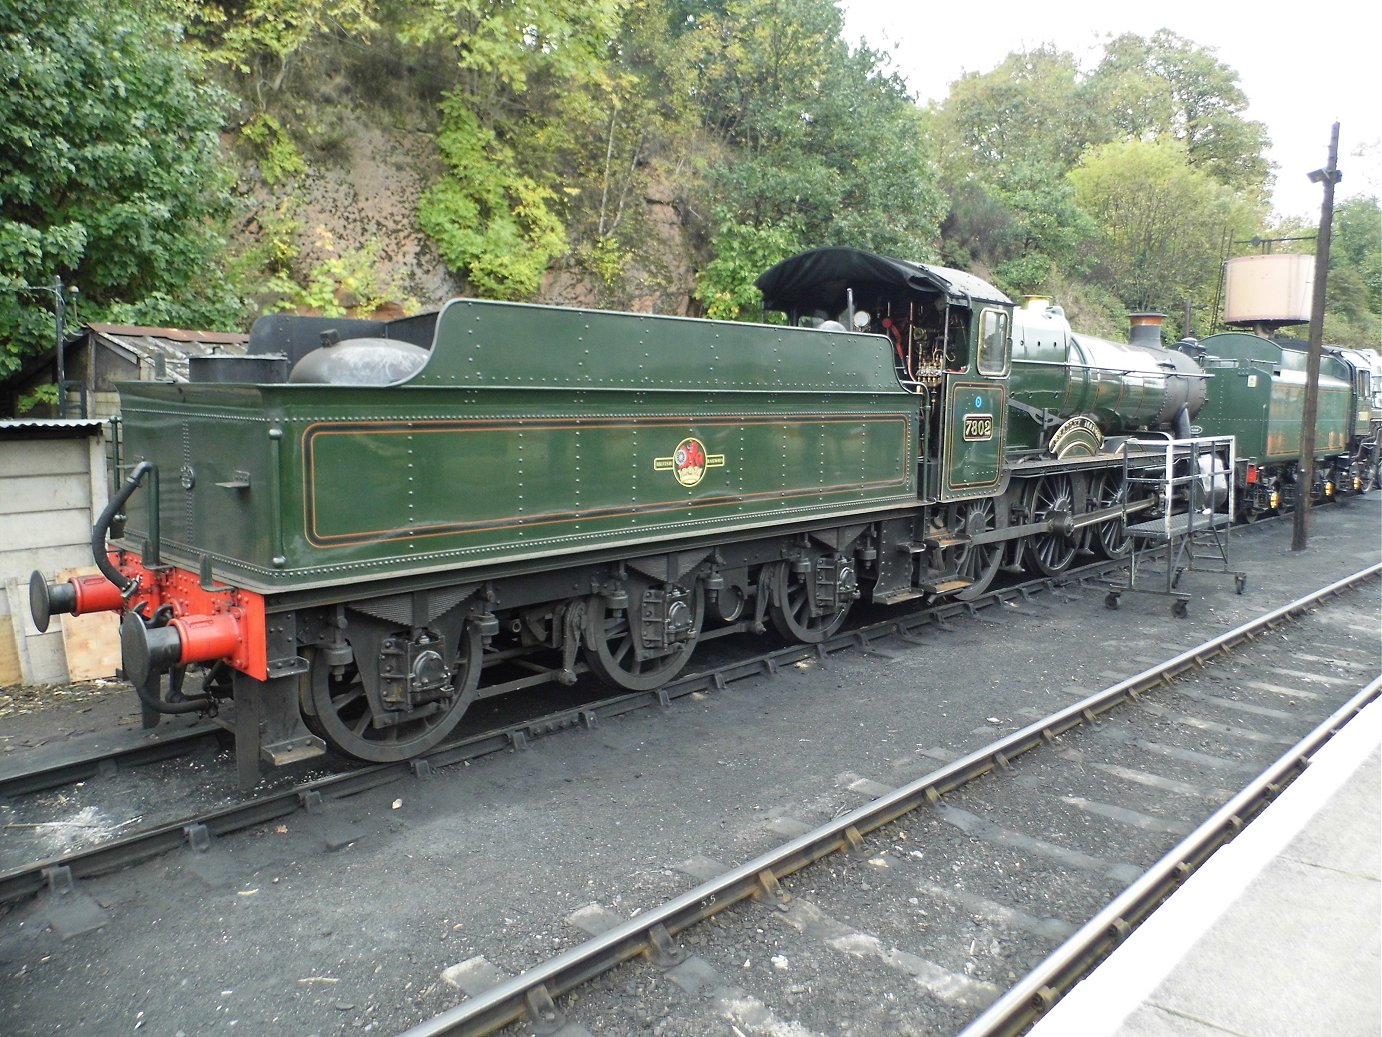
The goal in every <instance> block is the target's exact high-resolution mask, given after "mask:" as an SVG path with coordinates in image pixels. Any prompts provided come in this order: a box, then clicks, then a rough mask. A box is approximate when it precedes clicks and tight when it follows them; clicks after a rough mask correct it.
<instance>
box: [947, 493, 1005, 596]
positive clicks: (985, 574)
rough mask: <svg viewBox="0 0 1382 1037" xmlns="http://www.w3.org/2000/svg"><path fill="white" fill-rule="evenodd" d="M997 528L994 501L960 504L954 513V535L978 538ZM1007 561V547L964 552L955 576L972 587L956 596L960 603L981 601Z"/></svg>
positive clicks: (999, 545)
mask: <svg viewBox="0 0 1382 1037" xmlns="http://www.w3.org/2000/svg"><path fill="white" fill-rule="evenodd" d="M996 525H997V508H996V507H995V506H994V499H993V498H992V497H981V498H979V499H978V500H972V501H967V502H965V503H964V504H957V505H955V506H954V510H953V511H952V512H951V521H950V528H951V531H952V532H954V533H962V534H964V535H965V536H971V537H972V536H975V535H977V534H979V533H986V532H988V531H989V530H991V529H994V528H995V527H996ZM1002 561H1003V544H1002V542H1001V541H995V542H994V543H991V544H970V545H968V546H966V547H965V548H963V549H962V551H961V553H960V555H959V557H958V558H957V559H956V560H955V575H956V576H958V577H959V578H960V579H962V580H968V581H969V586H968V587H966V588H965V589H964V590H962V591H960V592H959V593H958V594H956V595H955V597H956V598H957V599H959V600H960V601H969V600H970V599H972V598H977V597H978V596H979V595H981V594H983V593H984V591H986V590H988V586H989V584H990V583H992V582H993V577H994V575H995V574H996V573H997V572H998V565H999V563H1000V562H1002Z"/></svg>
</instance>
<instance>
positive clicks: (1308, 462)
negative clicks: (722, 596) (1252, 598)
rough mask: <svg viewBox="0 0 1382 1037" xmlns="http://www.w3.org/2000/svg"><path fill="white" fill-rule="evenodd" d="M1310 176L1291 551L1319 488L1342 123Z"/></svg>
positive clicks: (1300, 542)
mask: <svg viewBox="0 0 1382 1037" xmlns="http://www.w3.org/2000/svg"><path fill="white" fill-rule="evenodd" d="M1309 175H1310V181H1311V183H1316V184H1319V183H1323V184H1324V204H1323V205H1322V206H1321V207H1320V230H1319V234H1318V235H1317V236H1316V238H1315V241H1316V244H1315V295H1314V298H1313V299H1312V300H1311V304H1310V353H1309V357H1308V359H1307V361H1306V366H1305V409H1304V413H1303V414H1302V415H1301V423H1300V479H1299V480H1297V482H1296V510H1295V512H1294V514H1293V523H1294V524H1293V526H1292V530H1291V550H1292V551H1304V550H1305V547H1306V539H1307V537H1308V532H1309V525H1310V521H1309V520H1310V514H1309V512H1310V493H1311V491H1312V489H1313V488H1314V485H1315V415H1316V412H1317V411H1318V409H1319V391H1320V354H1321V352H1322V348H1323V343H1324V296H1325V284H1326V280H1327V279H1328V277H1329V241H1330V237H1331V231H1332V230H1333V226H1334V185H1335V184H1337V183H1338V182H1339V181H1340V180H1342V179H1343V174H1342V173H1340V172H1339V124H1338V123H1337V122H1336V123H1335V124H1334V129H1333V131H1332V132H1331V133H1330V135H1329V162H1328V164H1327V165H1326V166H1325V167H1324V168H1323V169H1317V170H1315V171H1314V172H1313V173H1311V174H1309Z"/></svg>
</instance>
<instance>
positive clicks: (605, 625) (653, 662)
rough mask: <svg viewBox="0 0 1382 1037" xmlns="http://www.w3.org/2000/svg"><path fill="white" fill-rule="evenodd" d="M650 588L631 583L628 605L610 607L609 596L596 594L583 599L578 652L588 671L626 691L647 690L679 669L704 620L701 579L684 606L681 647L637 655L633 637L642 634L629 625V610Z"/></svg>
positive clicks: (703, 596)
mask: <svg viewBox="0 0 1382 1037" xmlns="http://www.w3.org/2000/svg"><path fill="white" fill-rule="evenodd" d="M650 589H652V585H651V584H645V585H638V586H630V587H629V588H628V597H629V602H630V605H629V607H627V608H611V607H610V604H609V599H608V598H606V597H604V596H603V595H599V594H597V595H593V596H591V597H589V598H587V599H586V618H585V629H584V638H583V640H584V645H583V646H582V649H581V652H582V655H583V656H584V657H585V661H586V665H588V666H589V667H590V669H591V671H592V672H593V673H594V674H595V675H596V676H597V677H599V678H600V680H602V681H604V682H605V683H606V684H609V685H611V686H612V687H615V688H621V689H624V690H626V691H649V690H651V689H653V688H657V687H661V686H662V685H663V684H666V683H667V682H668V681H669V680H671V679H672V678H673V677H675V676H676V675H677V674H678V673H679V672H680V671H681V668H682V667H683V666H685V665H686V661H687V660H688V659H690V658H691V653H692V652H694V651H695V650H696V642H697V640H698V639H699V638H700V633H701V624H702V623H703V622H704V620H705V594H704V592H703V590H702V588H701V584H700V581H697V582H696V583H695V584H694V585H693V586H692V587H691V588H690V596H689V598H688V600H687V605H688V607H689V608H690V609H691V627H690V633H689V635H688V636H687V638H686V640H685V642H684V643H683V644H682V645H681V647H680V648H677V649H675V650H674V651H672V652H671V653H670V654H668V655H661V656H657V657H655V658H651V659H640V658H638V654H637V652H636V651H635V650H634V648H635V638H637V637H641V636H642V635H641V632H640V631H639V630H638V629H637V628H636V626H634V625H631V624H630V622H629V617H630V615H631V613H632V610H633V609H636V608H637V607H638V606H637V604H635V603H636V602H640V601H642V600H643V595H644V593H645V592H646V591H648V590H650Z"/></svg>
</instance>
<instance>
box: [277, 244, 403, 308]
mask: <svg viewBox="0 0 1382 1037" xmlns="http://www.w3.org/2000/svg"><path fill="white" fill-rule="evenodd" d="M317 239H318V241H317V243H318V247H319V249H320V250H321V251H323V252H325V253H327V258H326V259H324V260H322V261H321V262H320V263H318V264H317V265H316V266H314V267H313V268H312V269H311V270H310V271H309V272H308V273H307V275H306V277H305V278H302V279H301V280H298V279H295V278H294V277H292V276H291V274H290V273H288V272H286V271H285V272H282V273H279V274H277V275H275V276H273V277H271V278H269V281H268V288H269V289H270V290H271V291H275V292H277V293H279V295H280V298H279V300H278V301H277V302H276V303H274V304H273V305H271V306H270V307H269V309H270V310H271V311H279V312H309V313H316V314H320V315H321V316H323V317H345V316H347V315H350V314H355V313H360V314H369V313H372V312H374V311H375V310H378V309H379V308H380V307H382V306H383V305H384V304H385V303H392V304H397V305H399V306H402V308H403V309H405V310H416V309H417V308H418V303H417V300H415V299H406V298H404V297H403V295H402V293H401V292H400V290H399V288H398V286H397V285H396V284H394V283H393V282H392V281H390V280H387V279H385V278H383V277H381V276H380V274H379V266H380V263H379V249H378V248H377V247H376V246H373V245H371V246H368V247H366V248H364V249H362V250H360V251H358V252H350V253H345V254H342V253H340V252H339V251H338V250H337V248H336V244H335V242H334V241H333V240H332V238H331V235H330V234H329V233H328V232H327V231H325V230H324V229H322V228H318V230H317Z"/></svg>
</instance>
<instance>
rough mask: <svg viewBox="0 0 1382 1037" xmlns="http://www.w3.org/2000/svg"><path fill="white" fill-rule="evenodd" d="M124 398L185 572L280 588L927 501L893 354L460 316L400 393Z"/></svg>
mask: <svg viewBox="0 0 1382 1037" xmlns="http://www.w3.org/2000/svg"><path fill="white" fill-rule="evenodd" d="M121 392H122V397H123V400H122V402H123V415H124V422H125V426H124V429H125V431H124V435H125V453H126V456H127V458H128V459H129V460H131V461H137V460H140V459H148V460H151V461H153V462H155V464H157V466H158V469H159V480H158V487H157V493H156V496H157V498H158V501H159V508H158V512H159V522H158V527H159V529H158V533H159V542H160V544H161V548H162V560H163V561H164V562H169V563H173V564H178V565H182V566H184V567H187V568H191V569H194V570H195V569H196V568H197V567H198V565H199V563H200V560H201V557H202V555H207V556H208V557H209V559H210V561H211V562H212V564H213V569H214V572H215V575H216V578H217V579H220V580H229V581H232V582H234V583H236V584H237V585H240V586H243V587H246V588H248V589H252V590H260V591H265V592H270V591H277V590H288V589H296V588H305V587H315V586H324V585H331V584H341V583H350V582H356V581H368V580H370V579H374V578H382V577H388V576H395V575H403V574H411V573H419V572H434V571H441V570H464V569H468V568H478V567H483V566H488V565H493V564H496V563H512V562H522V563H525V567H527V568H532V569H540V568H542V567H543V564H545V563H542V561H541V560H542V559H545V558H547V557H549V556H554V555H562V556H570V555H574V554H578V553H580V552H583V551H593V550H600V549H604V548H611V547H616V548H624V547H630V546H632V545H642V544H664V545H668V544H672V542H674V541H676V540H677V539H678V538H682V537H687V536H697V537H700V536H704V535H712V534H713V535H715V536H721V535H725V534H732V533H739V532H748V531H750V530H755V529H763V528H767V527H771V526H773V525H776V524H781V523H786V522H793V521H800V520H817V519H829V518H838V517H844V516H850V515H859V514H865V513H874V512H878V511H881V510H887V509H890V508H894V507H902V506H909V505H914V504H915V502H916V499H917V440H918V428H917V422H918V417H917V406H916V398H915V397H914V396H912V395H911V394H909V393H907V392H905V391H904V390H902V389H901V387H900V386H899V385H898V383H897V379H896V376H895V374H894V371H893V365H892V359H891V347H890V345H889V343H888V342H887V340H886V339H884V338H882V337H879V336H870V335H855V334H846V333H830V332H821V331H814V330H807V329H792V328H783V327H771V326H766V325H746V324H726V323H719V322H710V321H702V320H692V319H685V318H674V317H657V316H642V315H636V314H625V313H608V312H591V311H579V310H568V309H558V308H553V307H541V306H528V305H519V304H508V303H494V302H482V301H475V300H456V301H453V302H451V303H449V304H448V305H447V306H446V307H445V308H444V309H443V311H442V312H441V314H440V316H439V319H438V323H437V330H436V336H435V341H434V345H433V349H432V353H431V356H430V357H429V359H428V362H427V363H426V365H425V366H424V367H423V368H422V369H421V370H420V371H419V372H418V373H417V374H416V375H414V376H413V377H412V378H411V379H409V380H407V381H405V382H403V383H401V384H398V385H394V386H387V387H357V386H319V385H294V384H285V385H237V384H231V385H227V384H155V383H131V384H126V385H123V386H121ZM151 496H152V495H151V494H150V493H149V492H142V493H139V494H136V495H135V498H134V500H133V501H132V503H131V508H130V521H129V535H128V537H127V540H126V542H127V543H134V544H138V543H139V542H141V540H142V539H143V538H144V537H147V536H148V534H149V513H148V502H149V500H150V499H151Z"/></svg>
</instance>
